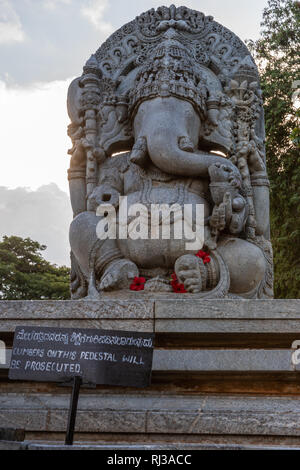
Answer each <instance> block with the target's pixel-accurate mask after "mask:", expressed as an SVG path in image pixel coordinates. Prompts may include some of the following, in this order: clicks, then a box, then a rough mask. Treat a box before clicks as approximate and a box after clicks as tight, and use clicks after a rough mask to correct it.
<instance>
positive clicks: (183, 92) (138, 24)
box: [68, 5, 273, 298]
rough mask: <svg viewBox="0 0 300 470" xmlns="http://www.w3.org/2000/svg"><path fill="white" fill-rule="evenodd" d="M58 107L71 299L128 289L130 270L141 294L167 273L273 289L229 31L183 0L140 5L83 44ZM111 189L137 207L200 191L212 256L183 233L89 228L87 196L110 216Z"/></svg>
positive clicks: (240, 69) (201, 291)
mask: <svg viewBox="0 0 300 470" xmlns="http://www.w3.org/2000/svg"><path fill="white" fill-rule="evenodd" d="M68 112H69V116H70V119H71V124H70V125H69V128H68V134H69V136H70V138H71V139H72V144H73V146H72V148H71V149H70V150H69V153H70V155H71V163H70V169H69V183H70V195H71V202H72V207H73V212H74V220H73V222H72V224H71V228H70V243H71V249H72V254H71V258H72V283H71V291H72V296H73V298H84V297H87V298H99V297H100V296H101V294H102V293H103V292H105V291H109V290H119V289H129V286H130V284H131V283H132V280H133V279H134V278H138V276H142V278H143V279H144V281H143V282H144V284H143V285H144V287H145V288H144V291H145V293H147V292H149V293H153V292H164V293H166V295H168V293H171V292H172V289H171V287H170V277H171V274H172V273H174V274H173V275H176V276H177V279H178V282H180V283H182V284H183V285H184V289H185V291H186V292H187V293H188V294H190V295H195V296H198V297H200V298H222V297H232V296H234V297H244V298H266V297H272V296H273V265H272V247H271V243H270V240H269V181H268V177H267V171H266V164H265V147H264V117H263V108H262V97H261V89H260V85H259V76H258V72H257V68H256V65H255V63H254V61H253V59H252V57H251V55H250V53H249V51H248V49H247V48H246V46H245V45H244V44H243V42H242V41H241V40H240V39H239V38H238V37H237V36H236V35H235V34H233V33H232V32H231V31H229V30H228V29H226V28H225V27H223V26H222V25H220V24H218V23H217V22H215V21H214V20H213V18H212V17H211V16H205V15H204V14H203V13H200V12H198V11H195V10H190V9H189V8H186V7H175V6H174V5H172V6H171V7H160V8H158V9H156V10H155V9H151V10H149V11H147V12H145V13H143V14H141V15H140V16H139V17H137V18H136V19H135V20H133V21H131V22H130V23H128V24H126V25H124V26H123V27H122V28H120V29H119V30H118V31H116V32H115V33H114V34H112V36H110V38H108V40H107V41H106V42H105V43H104V44H102V46H101V47H100V48H99V49H98V50H97V51H96V53H95V54H94V55H92V56H91V58H90V59H89V60H88V61H87V63H86V65H85V66H84V68H83V74H82V75H81V77H79V78H77V79H75V80H74V81H73V82H72V83H71V85H70V88H69V93H68ZM121 196H127V200H128V203H129V204H134V203H142V204H144V205H145V206H146V207H147V208H148V207H149V208H150V205H151V204H162V203H165V204H169V205H172V204H177V205H179V206H180V207H182V206H183V205H184V204H192V205H193V206H194V205H195V206H196V204H203V206H204V214H205V244H204V248H203V249H204V250H206V251H207V252H209V254H210V262H209V263H203V260H202V259H201V257H200V258H199V257H195V256H194V254H193V253H191V252H190V251H187V250H186V245H185V242H186V240H175V239H172V238H171V239H170V240H150V239H148V240H132V239H130V238H129V239H124V238H122V237H120V236H119V238H117V239H106V240H101V239H99V238H98V237H97V233H96V227H97V224H98V222H99V220H101V217H99V216H97V214H96V211H97V207H98V206H99V205H101V204H105V203H109V204H111V205H112V206H113V207H114V208H115V210H116V213H117V214H118V217H119V214H120V213H121V211H122V210H123V207H119V204H120V202H119V201H123V199H120V197H121ZM147 217H148V216H147V215H145V221H147V220H146V219H147ZM174 217H176V214H175V215H174ZM128 222H129V223H130V222H133V218H132V217H130V216H129V217H128ZM161 223H162V221H161V220H160V221H159V224H160V225H161ZM193 223H194V222H193ZM117 225H118V228H120V226H121V225H122V221H121V218H120V217H119V219H118V220H117ZM139 279H140V278H139ZM133 295H136V296H139V295H141V294H140V293H139V292H136V293H135V294H133Z"/></svg>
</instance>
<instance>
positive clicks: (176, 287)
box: [171, 273, 187, 294]
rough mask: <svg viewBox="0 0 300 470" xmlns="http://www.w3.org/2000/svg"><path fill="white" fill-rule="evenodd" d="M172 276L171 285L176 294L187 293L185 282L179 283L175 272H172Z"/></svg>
mask: <svg viewBox="0 0 300 470" xmlns="http://www.w3.org/2000/svg"><path fill="white" fill-rule="evenodd" d="M171 278H172V281H171V286H172V288H173V291H174V292H176V294H186V293H187V291H186V290H185V288H184V284H179V282H178V279H177V276H176V274H175V273H173V274H172V276H171Z"/></svg>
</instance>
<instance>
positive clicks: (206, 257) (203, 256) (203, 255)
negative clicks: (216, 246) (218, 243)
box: [195, 250, 210, 264]
mask: <svg viewBox="0 0 300 470" xmlns="http://www.w3.org/2000/svg"><path fill="white" fill-rule="evenodd" d="M195 256H197V257H198V258H201V259H202V260H203V263H204V264H206V263H209V262H210V256H209V254H208V253H206V251H202V250H200V251H198V253H196V255H195Z"/></svg>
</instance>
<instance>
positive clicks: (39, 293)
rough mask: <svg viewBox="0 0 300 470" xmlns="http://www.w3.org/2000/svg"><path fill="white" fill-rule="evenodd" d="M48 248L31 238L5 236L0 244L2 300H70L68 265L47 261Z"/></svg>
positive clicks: (0, 292)
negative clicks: (45, 254)
mask: <svg viewBox="0 0 300 470" xmlns="http://www.w3.org/2000/svg"><path fill="white" fill-rule="evenodd" d="M45 249H46V246H45V245H40V244H39V243H38V242H36V241H33V240H31V239H30V238H25V239H23V238H20V237H15V236H11V237H7V236H4V237H3V241H2V242H0V299H1V300H34V299H35V300H38V299H53V300H63V299H68V298H69V297H70V293H69V274H70V269H69V268H67V267H66V266H62V267H58V266H56V265H54V264H51V263H49V262H48V261H46V260H45V259H44V258H43V257H42V255H41V253H40V252H41V251H43V250H45Z"/></svg>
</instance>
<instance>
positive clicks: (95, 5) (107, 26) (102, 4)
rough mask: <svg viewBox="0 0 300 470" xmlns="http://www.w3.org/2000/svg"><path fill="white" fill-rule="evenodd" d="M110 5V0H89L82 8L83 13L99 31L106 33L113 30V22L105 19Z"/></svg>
mask: <svg viewBox="0 0 300 470" xmlns="http://www.w3.org/2000/svg"><path fill="white" fill-rule="evenodd" d="M107 7H108V0H89V2H88V3H87V4H86V5H85V6H83V7H82V8H81V13H82V15H83V16H85V17H86V18H87V19H88V20H89V21H90V22H91V23H92V24H93V25H94V26H95V27H96V28H97V29H98V30H99V31H101V32H103V33H105V34H111V33H112V32H113V29H114V28H113V26H112V24H111V23H109V22H106V21H103V14H104V12H105V10H106V9H107Z"/></svg>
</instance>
